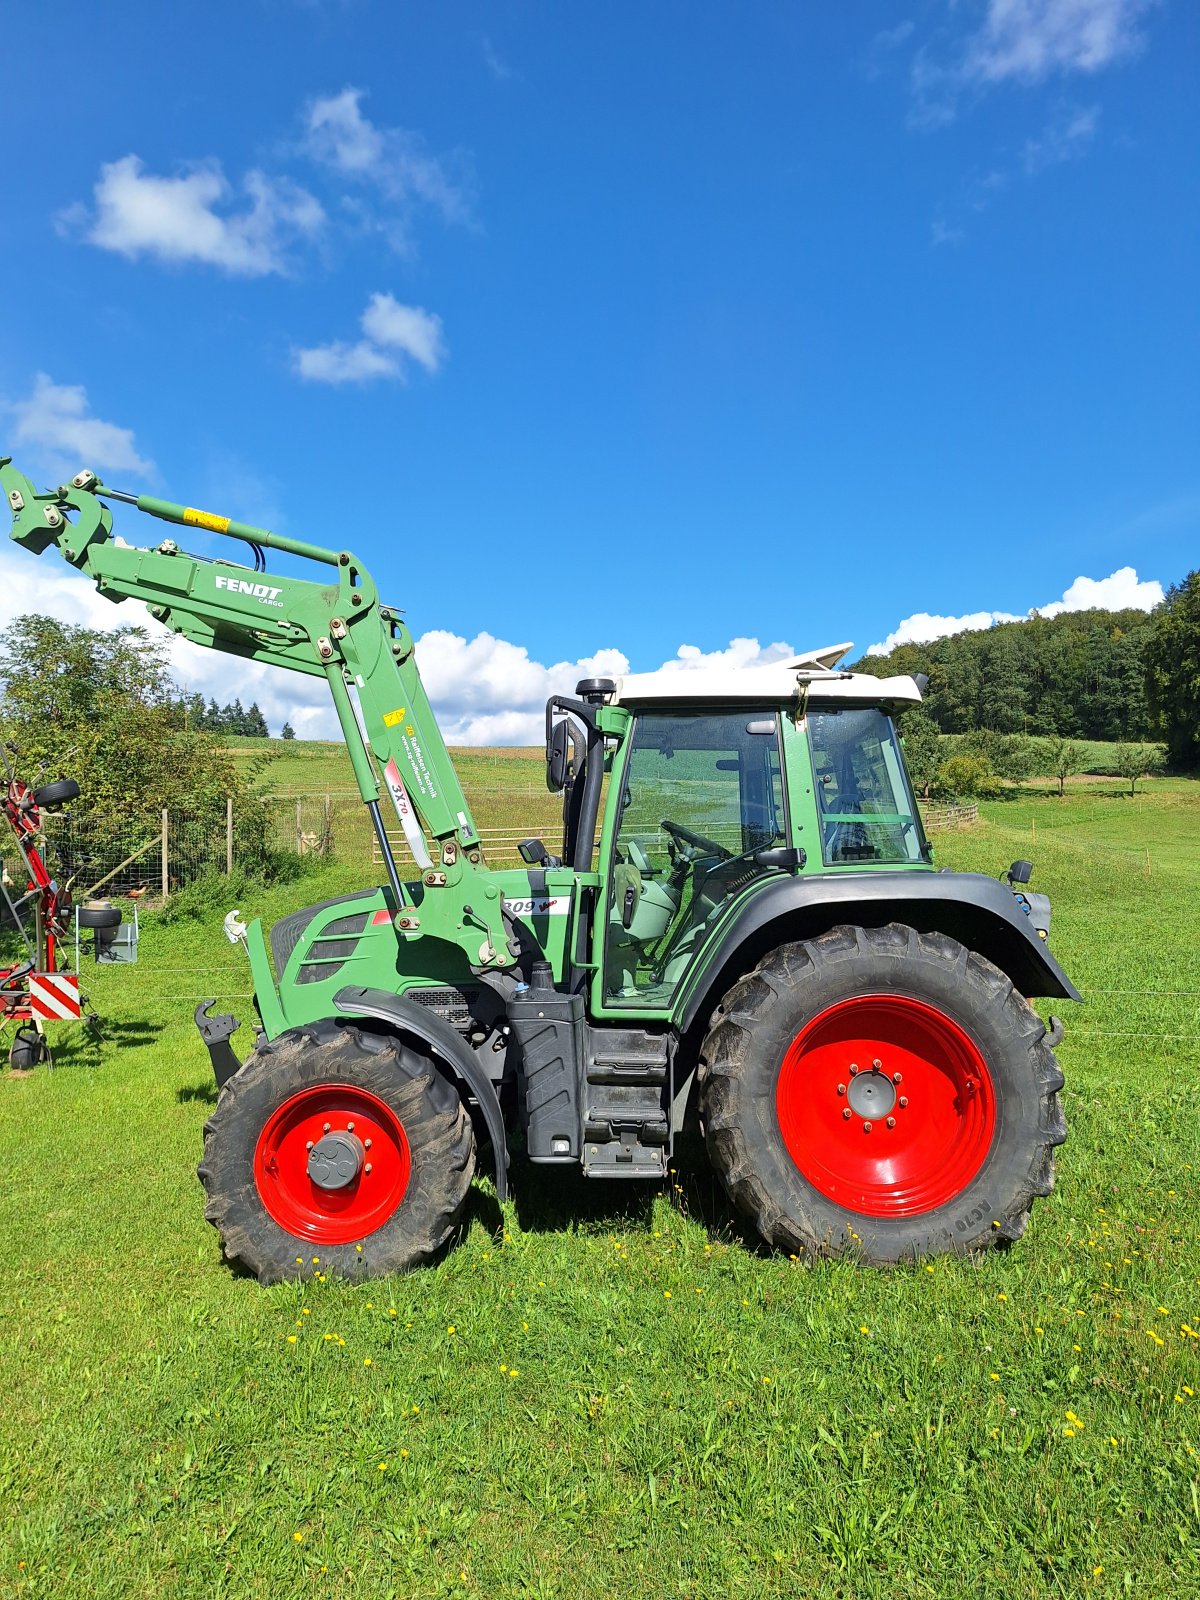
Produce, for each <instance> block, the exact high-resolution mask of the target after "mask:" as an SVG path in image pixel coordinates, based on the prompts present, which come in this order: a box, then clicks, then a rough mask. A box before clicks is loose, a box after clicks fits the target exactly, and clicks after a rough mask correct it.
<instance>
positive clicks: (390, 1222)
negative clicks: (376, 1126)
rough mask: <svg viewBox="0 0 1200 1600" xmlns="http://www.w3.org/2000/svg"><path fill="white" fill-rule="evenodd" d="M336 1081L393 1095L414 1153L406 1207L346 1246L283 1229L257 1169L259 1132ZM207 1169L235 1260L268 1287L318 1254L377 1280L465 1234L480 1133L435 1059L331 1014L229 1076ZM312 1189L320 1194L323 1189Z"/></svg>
mask: <svg viewBox="0 0 1200 1600" xmlns="http://www.w3.org/2000/svg"><path fill="white" fill-rule="evenodd" d="M324 1087H329V1088H330V1089H331V1090H334V1091H338V1090H342V1091H350V1092H351V1093H352V1092H354V1091H360V1092H362V1093H364V1094H367V1095H371V1096H374V1097H375V1098H376V1099H378V1100H379V1101H382V1102H383V1103H384V1105H385V1106H386V1107H387V1108H388V1109H389V1110H390V1112H391V1113H392V1115H393V1116H394V1117H395V1118H396V1119H397V1120H398V1121H399V1123H400V1125H401V1127H402V1129H403V1132H404V1136H405V1139H406V1140H407V1144H408V1149H409V1152H410V1156H411V1173H410V1177H409V1180H408V1186H407V1188H406V1189H405V1191H404V1193H403V1197H402V1198H401V1200H400V1202H399V1204H398V1205H397V1206H396V1208H395V1209H394V1210H393V1211H392V1212H391V1214H390V1215H389V1216H387V1217H386V1218H385V1219H384V1220H383V1221H382V1222H381V1223H380V1225H378V1226H377V1227H375V1228H374V1230H373V1231H371V1232H368V1233H366V1234H365V1236H364V1237H362V1238H361V1239H359V1238H355V1239H352V1240H350V1241H349V1242H342V1243H329V1242H323V1243H322V1242H320V1241H317V1240H314V1239H312V1238H309V1237H304V1236H302V1235H298V1234H296V1233H293V1232H290V1231H288V1230H287V1229H286V1228H285V1227H283V1226H281V1225H280V1223H279V1222H277V1221H276V1220H275V1218H274V1217H273V1216H272V1215H271V1214H270V1212H269V1211H268V1209H267V1206H266V1204H265V1203H264V1200H263V1197H262V1194H261V1192H260V1190H259V1187H258V1184H257V1182H256V1174H255V1160H256V1152H257V1149H258V1142H259V1137H260V1135H261V1134H262V1133H263V1131H264V1129H265V1128H266V1127H267V1125H268V1123H269V1122H270V1120H271V1118H272V1117H273V1116H274V1114H275V1113H276V1112H277V1111H278V1110H279V1108H280V1107H281V1106H283V1105H284V1103H285V1102H287V1101H290V1100H292V1098H293V1097H295V1096H297V1095H302V1094H306V1093H307V1094H309V1095H311V1094H313V1093H314V1092H316V1093H319V1092H320V1091H321V1090H322V1089H323V1088H324ZM314 1103H315V1102H314ZM196 1170H197V1175H198V1176H199V1178H200V1181H201V1182H202V1183H203V1185H204V1187H205V1189H206V1191H207V1193H208V1203H207V1205H206V1206H205V1211H204V1215H205V1217H206V1218H207V1219H208V1221H209V1222H211V1223H212V1224H213V1225H214V1226H215V1227H216V1228H217V1230H218V1232H219V1233H220V1235H221V1240H222V1243H223V1245H224V1247H225V1254H226V1256H228V1257H229V1259H230V1260H231V1261H236V1262H239V1263H240V1264H241V1265H242V1266H244V1267H245V1268H247V1269H248V1270H249V1271H250V1272H252V1273H254V1274H255V1275H256V1276H257V1277H258V1280H259V1282H260V1283H277V1282H279V1281H281V1280H283V1279H287V1278H298V1277H301V1276H311V1274H312V1272H313V1270H314V1269H313V1266H312V1258H313V1257H314V1256H316V1257H318V1258H319V1262H320V1270H321V1271H322V1272H329V1273H332V1274H334V1275H336V1276H340V1277H346V1278H368V1277H372V1278H373V1277H380V1276H382V1275H383V1274H385V1273H389V1272H407V1271H409V1270H410V1269H411V1268H413V1267H416V1266H419V1265H421V1264H422V1263H423V1262H426V1261H428V1260H430V1259H431V1258H432V1257H433V1256H434V1255H436V1253H437V1252H438V1251H439V1250H440V1249H441V1248H442V1246H443V1245H445V1244H446V1243H447V1242H448V1241H449V1240H450V1239H451V1237H452V1236H453V1235H454V1234H455V1233H456V1231H457V1230H458V1227H459V1224H460V1221H461V1218H462V1212H463V1207H464V1205H465V1203H466V1199H467V1193H468V1190H469V1189H470V1186H471V1178H472V1176H473V1175H474V1172H475V1134H474V1130H473V1128H472V1126H471V1119H470V1117H469V1116H468V1115H467V1112H466V1108H465V1107H464V1105H463V1103H462V1100H461V1099H460V1098H459V1095H458V1092H457V1090H456V1089H455V1088H454V1086H453V1084H452V1083H451V1082H450V1081H449V1080H448V1079H447V1078H445V1077H443V1075H442V1074H441V1072H440V1071H439V1070H438V1069H437V1067H436V1066H435V1065H434V1063H433V1062H432V1061H431V1060H430V1059H429V1058H428V1057H427V1056H424V1055H421V1054H419V1053H418V1052H417V1051H416V1050H414V1049H412V1048H410V1047H409V1046H408V1045H407V1044H404V1043H402V1042H401V1041H400V1040H398V1039H396V1038H393V1037H392V1036H390V1035H385V1034H378V1033H373V1032H370V1031H368V1030H364V1029H359V1028H357V1027H354V1026H353V1025H351V1024H349V1023H344V1022H332V1021H327V1022H319V1023H314V1024H312V1025H310V1026H307V1027H304V1028H298V1029H292V1030H290V1031H289V1032H287V1033H284V1034H281V1035H280V1036H279V1038H277V1039H275V1040H273V1041H271V1042H270V1043H265V1042H264V1043H263V1044H260V1045H259V1047H258V1049H256V1050H255V1052H254V1054H253V1055H252V1056H251V1057H250V1059H249V1060H248V1061H247V1062H246V1063H245V1064H244V1065H243V1066H242V1068H241V1069H240V1071H238V1072H237V1073H235V1074H234V1076H233V1077H232V1078H230V1079H229V1081H228V1082H227V1083H226V1085H225V1087H224V1088H223V1089H222V1090H221V1094H220V1097H219V1099H218V1101H217V1106H216V1110H215V1111H214V1112H213V1114H212V1116H211V1117H210V1118H209V1119H208V1121H207V1123H206V1124H205V1127H204V1157H203V1160H202V1161H201V1163H200V1165H199V1167H198V1168H197V1169H196ZM360 1181H365V1180H362V1179H360ZM312 1192H313V1194H314V1195H317V1196H318V1197H319V1195H320V1191H318V1190H317V1189H316V1186H315V1185H314V1186H313V1191H312ZM360 1247H361V1248H360ZM297 1257H300V1260H299V1261H298V1260H297Z"/></svg>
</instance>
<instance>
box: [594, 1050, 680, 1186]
mask: <svg viewBox="0 0 1200 1600" xmlns="http://www.w3.org/2000/svg"><path fill="white" fill-rule="evenodd" d="M667 1046H668V1035H667V1034H665V1033H647V1032H646V1031H645V1030H644V1029H642V1028H588V1030H587V1043H586V1048H585V1060H584V1083H583V1107H582V1111H583V1170H584V1173H585V1174H586V1176H587V1177H589V1178H662V1177H665V1176H666V1172H667V1163H668V1161H669V1160H670V1157H671V1119H670V1106H671V1067H670V1058H669V1055H668V1049H667Z"/></svg>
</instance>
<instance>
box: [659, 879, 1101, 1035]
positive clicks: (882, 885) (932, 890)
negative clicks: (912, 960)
mask: <svg viewBox="0 0 1200 1600" xmlns="http://www.w3.org/2000/svg"><path fill="white" fill-rule="evenodd" d="M780 922H782V923H787V924H790V925H791V926H790V927H788V928H787V929H786V930H785V929H782V928H781V929H780V930H779V937H780V939H785V938H793V939H794V938H801V939H804V938H814V937H815V936H816V935H817V934H819V933H824V932H826V931H827V930H828V929H829V928H835V927H839V926H841V925H844V924H852V925H853V924H856V925H859V926H863V927H882V926H883V925H884V924H885V923H889V922H902V923H905V924H907V926H908V927H910V928H916V929H917V930H918V931H919V932H921V933H945V934H948V935H949V937H950V938H952V939H957V940H958V941H959V943H960V944H964V945H966V946H967V947H968V949H971V950H976V951H978V952H979V954H980V955H981V956H986V958H987V959H988V960H989V961H991V962H993V963H994V964H995V965H996V966H998V967H999V968H1000V970H1001V971H1002V972H1004V973H1007V975H1008V977H1009V978H1011V980H1012V982H1013V983H1014V984H1015V985H1016V987H1017V988H1018V989H1019V990H1020V992H1021V993H1022V994H1023V995H1025V997H1026V998H1027V999H1028V998H1030V997H1031V996H1033V995H1047V996H1052V997H1054V998H1055V999H1060V1000H1081V999H1082V998H1083V996H1082V995H1081V994H1080V993H1079V991H1078V989H1076V987H1075V985H1074V984H1073V983H1072V982H1071V980H1070V978H1068V977H1067V975H1066V973H1065V972H1064V971H1063V969H1062V968H1061V967H1060V966H1059V964H1058V962H1057V961H1056V960H1055V959H1054V957H1053V956H1052V955H1051V954H1050V951H1049V950H1048V949H1047V947H1046V942H1045V940H1044V939H1042V938H1040V937H1039V935H1038V933H1037V930H1036V929H1035V928H1034V926H1033V923H1032V922H1031V920H1030V918H1029V915H1028V914H1027V912H1026V910H1025V908H1024V906H1023V905H1022V904H1021V903H1020V902H1019V901H1018V899H1017V897H1016V895H1014V894H1013V893H1012V891H1011V890H1010V889H1009V888H1007V887H1006V886H1005V885H1004V884H1002V883H1000V882H999V881H998V880H997V879H995V878H989V877H987V876H986V875H985V874H983V873H977V872H855V873H833V872H830V873H813V874H811V875H809V876H806V877H801V878H792V877H787V878H785V877H782V876H780V877H778V878H772V879H770V880H768V882H767V883H766V884H764V886H763V887H762V888H761V889H760V890H759V891H758V893H757V894H755V895H753V896H751V897H750V898H749V899H748V900H745V901H744V902H743V903H742V905H741V906H740V907H739V908H738V909H737V910H736V911H735V912H734V913H733V915H732V917H731V918H730V920H729V921H728V922H727V923H726V924H725V926H724V928H723V929H722V930H721V936H720V942H719V946H718V948H717V949H716V951H715V952H714V956H713V958H710V959H709V961H708V962H707V963H706V965H705V968H704V971H703V972H702V973H701V974H700V977H699V982H698V983H697V985H696V987H695V988H694V989H692V990H691V992H690V993H689V994H688V995H687V996H686V998H685V1000H684V1004H683V1008H682V1011H681V1012H680V1014H679V1015H678V1017H677V1021H676V1026H677V1027H678V1028H679V1030H680V1032H681V1033H682V1032H686V1030H687V1029H688V1028H690V1027H691V1025H692V1024H693V1023H694V1022H695V1021H696V1019H697V1017H699V1016H701V1015H706V1014H707V1013H706V1007H707V1010H711V1009H712V1006H713V1004H715V1002H716V1000H717V999H718V998H719V997H720V995H722V994H723V993H724V992H725V989H726V988H727V987H728V982H729V981H731V980H728V979H726V980H725V981H724V982H723V981H722V980H723V978H724V975H725V974H726V973H727V972H728V969H729V967H730V966H731V965H733V964H734V962H735V960H736V958H737V954H738V952H739V951H740V950H742V949H743V947H744V946H746V945H747V944H750V943H752V942H753V943H756V944H759V945H761V947H762V949H763V950H764V951H765V950H766V949H767V948H768V946H769V945H770V944H771V943H774V942H776V941H774V940H772V939H771V938H770V937H768V935H769V930H770V929H771V925H772V924H775V923H780ZM714 991H715V992H714Z"/></svg>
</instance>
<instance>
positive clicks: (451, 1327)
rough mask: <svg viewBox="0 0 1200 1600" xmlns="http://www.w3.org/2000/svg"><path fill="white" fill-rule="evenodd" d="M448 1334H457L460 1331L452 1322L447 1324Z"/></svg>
mask: <svg viewBox="0 0 1200 1600" xmlns="http://www.w3.org/2000/svg"><path fill="white" fill-rule="evenodd" d="M446 1332H447V1333H457V1332H458V1329H457V1328H456V1327H455V1326H454V1324H453V1323H452V1322H449V1323H447V1324H446Z"/></svg>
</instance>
